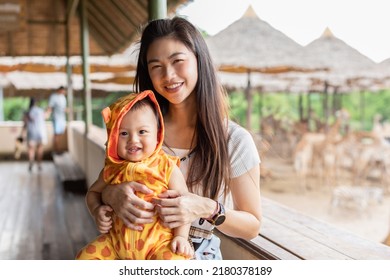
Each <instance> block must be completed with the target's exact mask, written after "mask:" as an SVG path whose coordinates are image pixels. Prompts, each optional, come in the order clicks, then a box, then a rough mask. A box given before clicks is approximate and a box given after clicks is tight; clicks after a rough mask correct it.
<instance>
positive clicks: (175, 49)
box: [147, 38, 198, 104]
mask: <svg viewBox="0 0 390 280" xmlns="http://www.w3.org/2000/svg"><path fill="white" fill-rule="evenodd" d="M147 63H148V71H149V75H150V79H151V80H152V83H153V86H154V88H155V89H156V91H157V92H158V93H159V94H161V95H162V96H163V97H164V98H166V99H167V100H168V101H169V102H170V103H171V104H180V103H182V102H183V101H184V100H186V99H187V98H188V96H190V94H191V93H192V92H193V91H194V89H195V85H196V82H197V80H198V68H197V60H196V57H195V55H194V53H193V52H192V51H190V50H189V49H187V47H186V46H185V45H184V44H183V43H181V42H180V41H178V40H175V39H172V38H161V39H157V40H155V41H154V42H153V43H152V44H151V45H150V46H149V49H148V52H147Z"/></svg>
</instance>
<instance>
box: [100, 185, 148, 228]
mask: <svg viewBox="0 0 390 280" xmlns="http://www.w3.org/2000/svg"><path fill="white" fill-rule="evenodd" d="M136 192H141V193H144V194H152V193H153V191H152V190H150V189H149V188H147V187H146V186H145V185H142V184H140V183H137V182H125V183H121V184H118V185H108V186H106V187H105V188H104V190H103V192H102V200H103V202H104V203H105V204H107V205H110V206H111V208H112V209H113V210H114V212H115V214H116V215H117V216H118V217H119V218H121V219H122V220H123V222H124V224H125V225H126V226H127V227H129V228H131V229H133V230H138V231H141V230H142V229H143V227H142V224H148V223H151V222H153V219H152V217H153V216H154V214H155V213H154V211H153V210H154V204H152V203H150V202H146V201H144V200H143V199H141V198H139V197H138V196H137V195H136Z"/></svg>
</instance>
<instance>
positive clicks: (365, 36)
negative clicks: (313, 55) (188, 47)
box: [178, 0, 390, 62]
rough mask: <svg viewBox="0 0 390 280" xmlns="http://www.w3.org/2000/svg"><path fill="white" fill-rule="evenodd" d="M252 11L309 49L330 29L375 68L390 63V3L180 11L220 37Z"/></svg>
mask: <svg viewBox="0 0 390 280" xmlns="http://www.w3.org/2000/svg"><path fill="white" fill-rule="evenodd" d="M249 5H252V7H253V9H254V10H255V12H256V14H257V16H258V17H259V18H260V19H261V20H263V21H266V22H268V23H269V24H270V25H271V26H272V27H274V28H275V29H278V30H279V31H281V32H283V33H284V34H285V35H287V36H288V37H290V38H291V39H293V40H295V41H296V42H297V43H299V44H301V45H302V46H305V45H307V44H309V43H310V42H312V41H314V40H315V39H317V38H319V37H320V36H321V34H322V33H323V32H324V30H325V29H326V28H327V27H328V28H330V30H331V31H332V33H333V34H334V36H336V37H337V38H339V39H341V40H343V41H344V42H345V43H346V44H348V45H349V46H351V47H353V48H355V49H356V50H358V51H359V52H361V53H362V54H364V55H365V56H367V57H369V58H370V59H372V60H373V61H375V62H381V61H383V60H385V59H387V58H390V15H389V11H390V0H193V1H192V2H190V4H187V5H186V6H185V7H183V8H181V9H179V10H178V14H180V15H182V16H185V17H187V18H188V19H189V20H190V21H191V22H192V23H193V24H195V25H196V26H197V27H199V28H200V29H203V30H205V31H206V32H207V33H208V34H210V35H215V34H216V33H218V32H219V31H221V30H223V29H224V28H226V27H227V26H229V25H230V24H232V23H233V22H234V21H236V20H238V19H239V18H240V17H241V16H242V15H243V14H244V13H245V11H246V10H247V8H248V7H249Z"/></svg>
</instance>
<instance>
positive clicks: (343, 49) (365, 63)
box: [304, 28, 376, 85]
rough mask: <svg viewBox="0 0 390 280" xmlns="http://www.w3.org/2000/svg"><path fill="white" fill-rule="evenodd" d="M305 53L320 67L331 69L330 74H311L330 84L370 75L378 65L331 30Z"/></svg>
mask: <svg viewBox="0 0 390 280" xmlns="http://www.w3.org/2000/svg"><path fill="white" fill-rule="evenodd" d="M304 53H305V55H306V56H307V57H310V59H311V60H312V61H314V63H315V64H316V65H318V66H319V67H327V68H329V69H330V71H329V72H328V73H321V74H320V75H317V73H312V74H309V75H310V76H318V78H319V79H321V80H324V81H325V80H326V81H328V82H329V83H330V84H338V85H340V84H342V83H344V81H345V80H346V79H355V78H361V77H363V78H364V77H366V76H367V75H370V74H371V73H372V71H373V70H374V69H375V67H376V63H375V62H374V61H372V60H371V59H370V58H368V57H367V56H365V55H363V54H362V53H360V52H359V51H358V50H356V49H355V48H353V47H352V46H350V45H348V44H347V43H346V42H344V41H343V40H341V39H339V38H337V37H336V36H334V35H333V33H332V32H331V30H330V29H329V28H326V29H325V31H324V32H323V34H322V35H321V36H320V37H319V38H317V39H315V40H314V41H312V42H311V43H309V44H308V45H307V46H305V47H304Z"/></svg>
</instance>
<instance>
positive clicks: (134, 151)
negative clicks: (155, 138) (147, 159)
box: [127, 147, 141, 153]
mask: <svg viewBox="0 0 390 280" xmlns="http://www.w3.org/2000/svg"><path fill="white" fill-rule="evenodd" d="M140 150H141V148H138V147H131V148H130V149H127V151H128V152H129V153H136V152H138V151H140Z"/></svg>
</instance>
